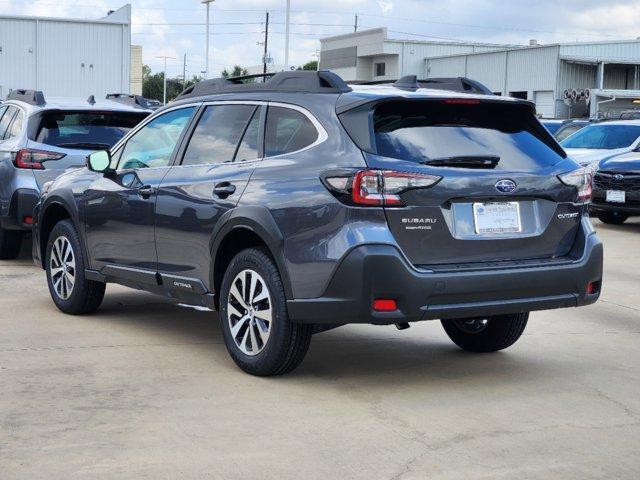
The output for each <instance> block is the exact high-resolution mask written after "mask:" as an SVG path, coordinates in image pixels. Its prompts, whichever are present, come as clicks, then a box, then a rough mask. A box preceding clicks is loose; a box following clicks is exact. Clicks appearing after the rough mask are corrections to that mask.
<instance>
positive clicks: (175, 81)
mask: <svg viewBox="0 0 640 480" xmlns="http://www.w3.org/2000/svg"><path fill="white" fill-rule="evenodd" d="M163 81H164V78H163V73H162V72H159V73H152V71H151V68H149V66H147V65H144V66H143V67H142V96H143V97H145V98H153V99H155V100H159V101H160V102H161V101H162V97H163V83H164V82H163ZM201 81H202V77H199V76H197V75H194V76H192V77H191V78H190V79H188V80H187V82H186V87H189V86H191V85H193V84H194V83H198V82H201ZM186 87H185V84H184V83H183V81H182V79H179V78H167V101H168V102H169V101H171V100H173V99H174V98H176V97H177V96H178V95H180V93H181V92H182V90H183V89H184V88H186Z"/></svg>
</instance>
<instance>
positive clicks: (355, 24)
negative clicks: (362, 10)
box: [353, 13, 358, 32]
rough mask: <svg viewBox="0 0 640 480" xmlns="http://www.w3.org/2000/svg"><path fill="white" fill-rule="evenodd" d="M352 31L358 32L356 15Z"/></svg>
mask: <svg viewBox="0 0 640 480" xmlns="http://www.w3.org/2000/svg"><path fill="white" fill-rule="evenodd" d="M353 31H354V32H357V31H358V14H357V13H356V19H355V21H354V22H353Z"/></svg>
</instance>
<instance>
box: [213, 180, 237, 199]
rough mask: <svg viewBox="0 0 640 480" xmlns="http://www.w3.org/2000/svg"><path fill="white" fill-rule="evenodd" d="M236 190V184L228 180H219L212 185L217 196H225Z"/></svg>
mask: <svg viewBox="0 0 640 480" xmlns="http://www.w3.org/2000/svg"><path fill="white" fill-rule="evenodd" d="M235 192H236V186H235V185H233V184H231V183H229V182H220V183H218V184H217V185H216V186H215V187H213V194H214V195H215V196H216V197H218V198H227V197H228V196H230V195H233V194H234V193H235Z"/></svg>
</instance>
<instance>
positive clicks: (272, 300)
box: [220, 248, 312, 376]
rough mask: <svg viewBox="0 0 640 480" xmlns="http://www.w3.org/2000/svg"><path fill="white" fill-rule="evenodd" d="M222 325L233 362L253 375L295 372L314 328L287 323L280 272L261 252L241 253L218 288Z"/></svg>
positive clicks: (263, 252) (262, 251)
mask: <svg viewBox="0 0 640 480" xmlns="http://www.w3.org/2000/svg"><path fill="white" fill-rule="evenodd" d="M220 323H221V328H222V332H223V335H224V341H225V344H226V346H227V350H228V351H229V354H230V355H231V358H233V360H234V362H235V363H236V364H237V365H238V366H239V367H240V368H241V369H242V370H244V371H245V372H247V373H250V374H252V375H258V376H271V375H282V374H284V373H288V372H290V371H292V370H293V369H295V368H296V367H297V366H298V365H299V364H300V363H301V362H302V359H303V358H304V356H305V354H306V353H307V350H308V349H309V343H310V342H311V334H312V327H311V326H310V325H303V324H298V323H294V322H292V321H291V320H290V319H289V314H288V312H287V303H286V297H285V294H284V288H283V285H282V279H281V278H280V274H279V273H278V268H277V267H276V264H275V263H274V261H273V260H272V258H271V256H270V255H269V253H268V251H266V250H265V249H261V248H250V249H247V250H243V251H242V252H240V253H239V254H238V255H236V256H235V257H234V258H233V260H232V261H231V263H230V264H229V267H228V268H227V271H226V272H225V274H224V279H223V280H222V287H221V289H220Z"/></svg>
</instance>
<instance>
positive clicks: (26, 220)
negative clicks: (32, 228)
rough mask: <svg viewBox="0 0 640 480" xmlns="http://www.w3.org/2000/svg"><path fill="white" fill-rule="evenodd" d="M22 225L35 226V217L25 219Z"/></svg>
mask: <svg viewBox="0 0 640 480" xmlns="http://www.w3.org/2000/svg"><path fill="white" fill-rule="evenodd" d="M22 223H24V224H25V225H33V217H24V218H23V219H22Z"/></svg>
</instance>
